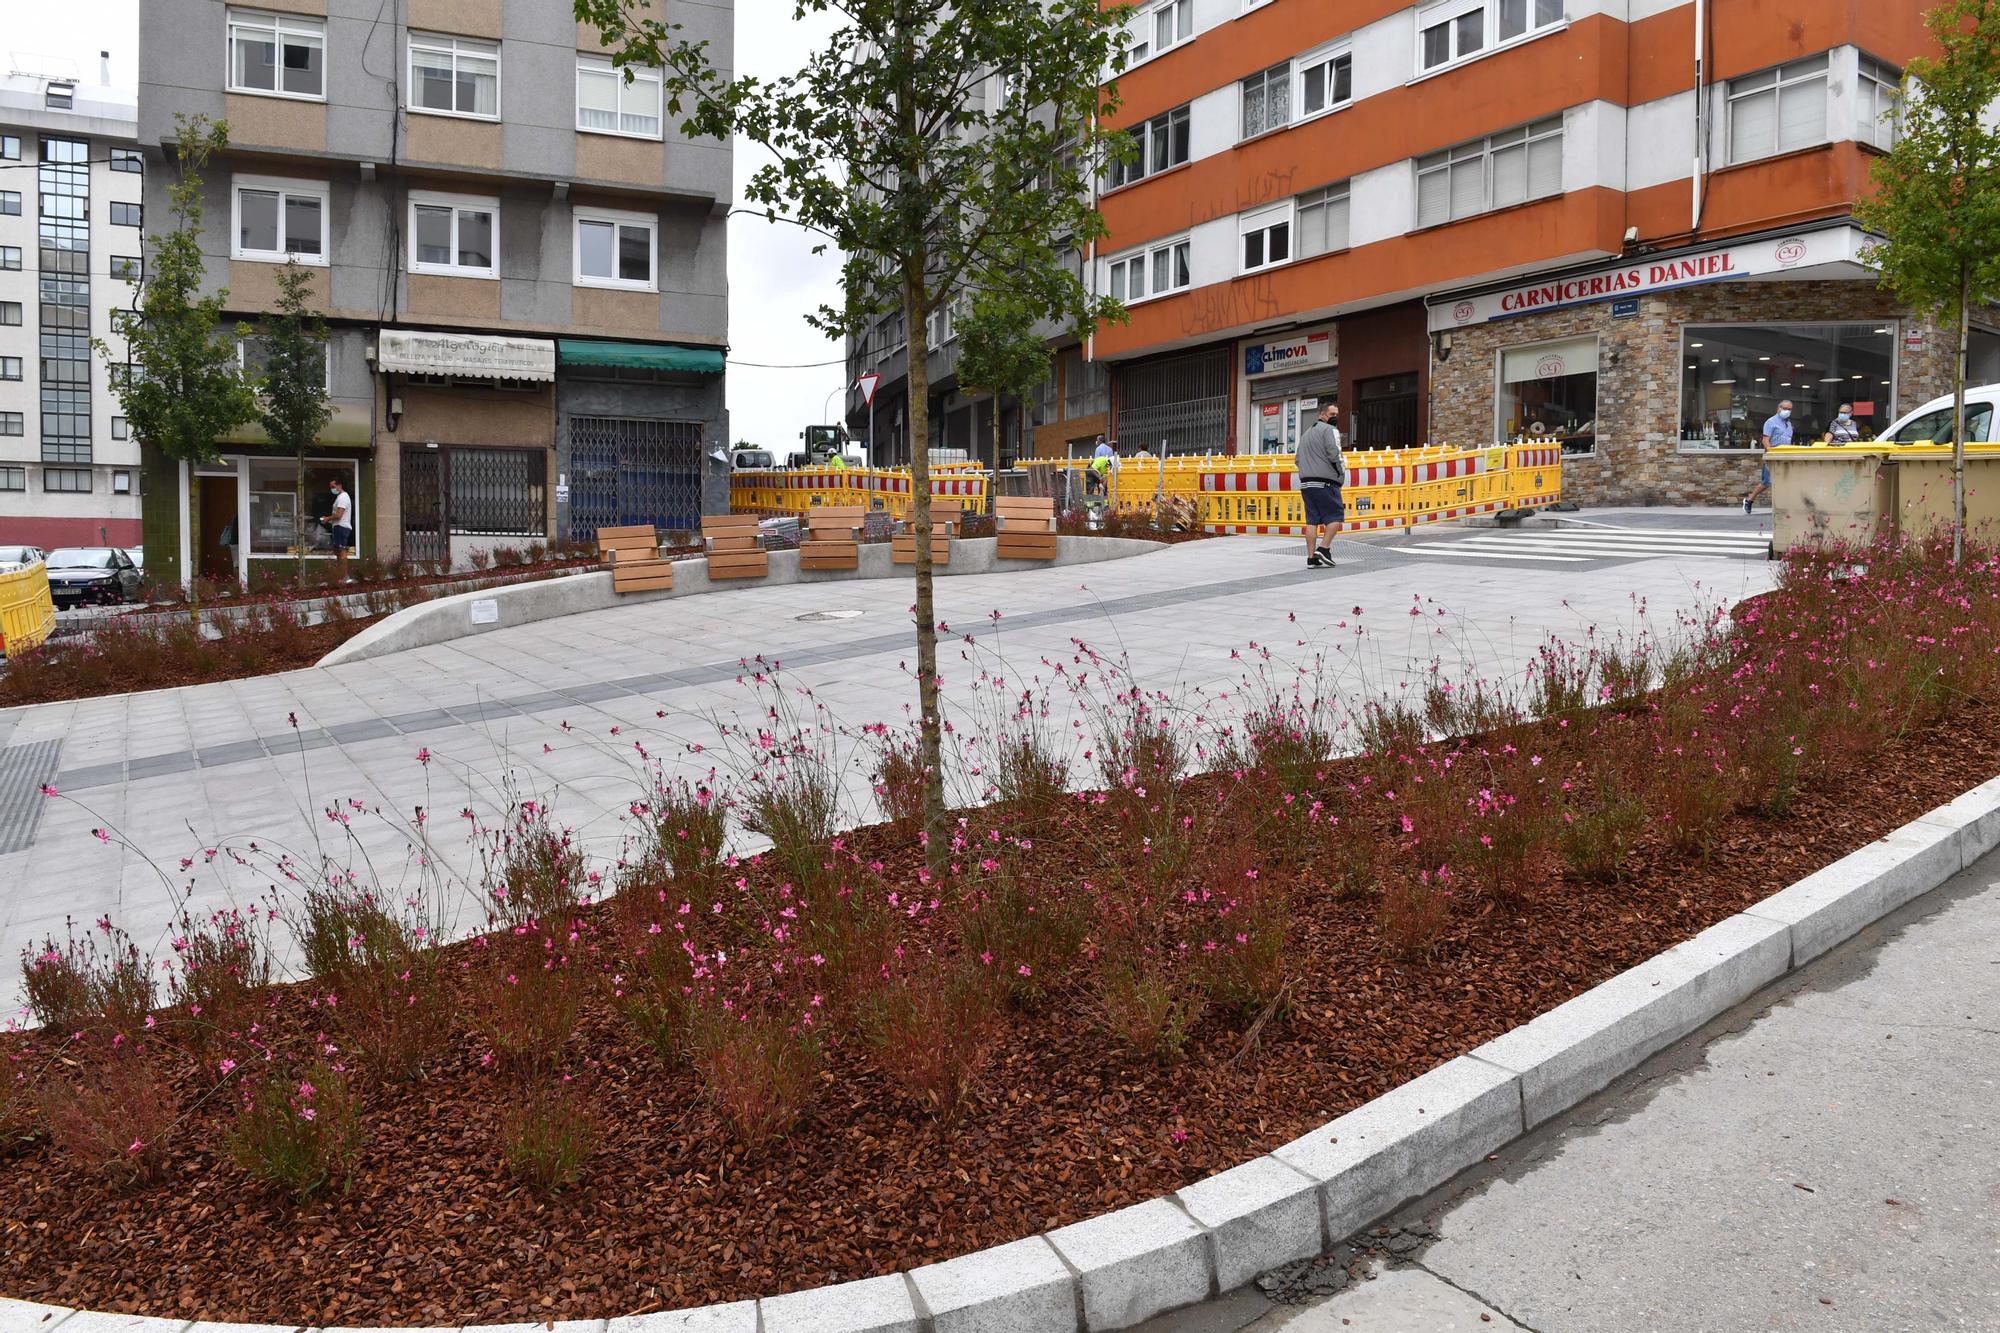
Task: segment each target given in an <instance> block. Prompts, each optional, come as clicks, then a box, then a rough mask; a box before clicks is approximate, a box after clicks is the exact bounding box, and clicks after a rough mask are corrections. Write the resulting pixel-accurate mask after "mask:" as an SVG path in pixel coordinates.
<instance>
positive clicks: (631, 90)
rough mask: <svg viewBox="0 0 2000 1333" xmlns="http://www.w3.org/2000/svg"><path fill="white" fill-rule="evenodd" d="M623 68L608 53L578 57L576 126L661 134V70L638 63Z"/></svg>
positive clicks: (651, 135)
mask: <svg viewBox="0 0 2000 1333" xmlns="http://www.w3.org/2000/svg"><path fill="white" fill-rule="evenodd" d="M628 69H629V72H630V74H631V76H632V77H631V81H630V82H629V83H628V82H627V81H626V77H625V76H626V74H627V72H628V70H624V69H619V68H618V67H617V66H616V65H613V64H612V63H611V60H610V58H609V57H608V56H585V55H580V56H578V57H577V58H576V127H577V128H578V129H579V130H583V131H585V132H587V133H591V134H629V135H632V136H634V137H636V138H640V139H657V138H659V137H660V123H661V111H660V108H661V104H662V93H661V86H660V72H659V71H658V70H656V69H646V68H643V67H641V66H638V65H632V66H629V67H628Z"/></svg>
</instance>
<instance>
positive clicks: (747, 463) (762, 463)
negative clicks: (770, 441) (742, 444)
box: [730, 449, 778, 469]
mask: <svg viewBox="0 0 2000 1333" xmlns="http://www.w3.org/2000/svg"><path fill="white" fill-rule="evenodd" d="M777 465H778V460H777V459H775V458H773V457H772V456H771V451H770V450H769V449H738V450H737V451H736V453H735V456H734V457H733V458H732V460H731V461H730V466H731V467H732V468H736V469H743V468H760V467H776V466H777Z"/></svg>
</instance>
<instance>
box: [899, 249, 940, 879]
mask: <svg viewBox="0 0 2000 1333" xmlns="http://www.w3.org/2000/svg"><path fill="white" fill-rule="evenodd" d="M928 264H929V256H928V255H927V254H926V253H925V251H924V248H923V246H921V245H918V246H916V247H915V248H914V249H913V252H912V253H911V254H910V255H909V256H908V257H907V258H906V259H905V261H904V268H903V312H904V317H905V318H906V319H907V320H908V321H909V329H910V334H909V359H910V371H909V386H910V531H911V533H912V534H913V535H914V536H915V537H916V545H917V569H916V574H917V612H916V615H917V715H918V727H919V745H920V746H921V750H920V753H919V755H918V758H919V760H920V762H921V763H922V764H923V767H924V859H925V860H926V861H927V862H928V863H929V864H930V866H931V867H932V869H933V870H937V869H941V868H942V866H943V864H944V859H945V854H946V853H947V851H948V850H949V842H950V839H949V837H948V836H947V834H946V831H945V820H944V758H943V749H944V729H943V722H942V719H941V718H940V716H939V705H938V653H937V612H936V602H935V598H934V591H935V579H934V577H933V574H932V569H931V451H930V442H931V435H930V430H931V422H930V416H931V377H930V350H931V349H930V330H929V328H928V327H927V326H926V325H925V324H924V320H925V318H926V317H927V316H928V314H929V313H930V312H929V311H927V310H924V309H923V308H922V305H923V302H922V293H923V290H924V275H925V269H926V268H927V267H928Z"/></svg>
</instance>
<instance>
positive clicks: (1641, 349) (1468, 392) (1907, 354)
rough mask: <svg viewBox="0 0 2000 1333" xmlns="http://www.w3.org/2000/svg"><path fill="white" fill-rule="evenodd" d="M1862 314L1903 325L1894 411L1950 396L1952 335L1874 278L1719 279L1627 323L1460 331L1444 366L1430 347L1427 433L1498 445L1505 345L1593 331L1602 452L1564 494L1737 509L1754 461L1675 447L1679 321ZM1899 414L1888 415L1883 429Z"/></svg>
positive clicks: (1568, 472) (1583, 320)
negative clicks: (1912, 336) (1918, 342)
mask: <svg viewBox="0 0 2000 1333" xmlns="http://www.w3.org/2000/svg"><path fill="white" fill-rule="evenodd" d="M1864 319H1894V320H1898V321H1900V325H1899V328H1898V335H1899V336H1898V339H1897V346H1896V355H1897V380H1896V393H1897V397H1896V403H1895V405H1894V406H1895V412H1896V414H1898V415H1900V414H1901V413H1903V412H1906V411H1909V410H1910V409H1911V408H1913V407H1915V406H1917V405H1918V404H1920V403H1922V402H1923V401H1924V400H1926V399H1928V398H1932V397H1935V396H1936V395H1938V394H1941V393H1949V392H1950V391H1951V356H1952V348H1951V346H1950V345H1949V342H1950V340H1949V338H1948V336H1947V335H1945V334H1943V333H1941V332H1940V331H1939V330H1938V328H1937V326H1936V325H1935V324H1934V323H1933V322H1931V321H1930V320H1928V319H1923V318H1920V317H1913V316H1911V315H1910V314H1909V312H1908V311H1906V310H1904V309H1902V308H1901V307H1899V306H1898V305H1897V304H1896V301H1895V299H1894V298H1893V297H1892V296H1890V295H1889V294H1888V293H1887V292H1885V291H1882V290H1880V289H1878V288H1876V287H1875V286H1873V285H1872V284H1868V283H1861V282H1728V283H1717V284H1715V285H1713V286H1708V287H1696V288H1689V289H1684V290H1681V291H1674V292H1664V293H1661V294H1659V295H1657V296H1647V297H1642V298H1640V302H1639V313H1638V314H1637V315H1636V316H1632V317H1629V318H1626V319H1613V318H1612V317H1611V303H1610V302H1608V301H1606V302H1600V303H1598V304H1595V305H1588V306H1577V307H1574V308H1572V309H1568V310H1556V311H1551V312H1549V313H1547V314H1542V315H1527V316H1523V317H1522V318H1520V319H1510V320H1502V321H1499V322H1497V323H1492V324H1482V325H1478V326H1476V327H1473V328H1469V329H1459V330H1455V331H1454V333H1453V339H1452V343H1453V345H1452V353H1451V358H1450V359H1449V360H1448V361H1440V360H1438V359H1437V353H1436V346H1435V342H1434V343H1433V347H1432V355H1431V439H1432V440H1434V441H1438V442H1443V443H1451V444H1475V443H1491V442H1492V440H1493V437H1494V413H1493V409H1494V401H1495V399H1496V398H1497V396H1498V394H1499V370H1498V367H1499V351H1500V349H1501V348H1503V347H1513V346H1517V345H1519V344H1521V343H1530V342H1542V341H1544V340H1548V339H1555V338H1568V337H1576V336H1581V335H1583V334H1588V333H1594V334H1596V335H1597V336H1598V377H1597V454H1596V456H1595V457H1586V458H1570V459H1566V460H1565V461H1564V465H1563V497H1564V498H1565V499H1571V500H1576V501H1579V502H1580V503H1583V504H1587V505H1603V504H1659V505H1713V504H1733V503H1735V502H1737V501H1738V500H1740V499H1742V497H1743V495H1744V494H1745V493H1746V492H1747V491H1748V490H1749V489H1750V488H1751V487H1752V486H1753V485H1755V484H1756V481H1757V469H1758V466H1759V459H1758V456H1757V455H1756V454H1754V453H1681V452H1680V451H1679V448H1678V443H1679V433H1680V397H1681V360H1680V357H1681V328H1682V326H1683V325H1687V324H1755V323H1760V322H1772V323H1779V322H1788V323H1790V322H1800V321H1822V322H1834V321H1842V320H1864ZM1913 330H1914V331H1919V332H1921V333H1922V334H1923V345H1922V346H1921V347H1920V348H1916V349H1911V348H1909V347H1907V346H1905V345H1904V344H1903V342H1902V338H1901V335H1903V334H1908V333H1910V332H1911V331H1913ZM1885 407H1886V405H1885ZM1892 419H1893V418H1892V417H1891V416H1890V415H1888V414H1887V413H1886V411H1885V412H1881V413H1878V414H1877V416H1876V418H1875V424H1876V426H1877V427H1878V428H1879V427H1882V426H1886V425H1888V423H1889V422H1890V420H1892Z"/></svg>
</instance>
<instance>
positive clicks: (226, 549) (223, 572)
mask: <svg viewBox="0 0 2000 1333" xmlns="http://www.w3.org/2000/svg"><path fill="white" fill-rule="evenodd" d="M236 490H237V480H236V478H235V476H233V475H229V476H217V475H215V474H213V473H204V474H202V478H201V534H200V537H201V555H200V557H199V558H198V559H196V561H195V571H196V572H197V573H198V574H199V575H200V576H201V577H202V578H205V579H210V580H213V581H217V582H233V581H234V580H235V578H236V551H237V547H238V546H240V545H241V544H242V540H243V538H242V534H241V533H238V532H237V531H236V530H235V529H236V502H237V493H236ZM224 537H229V538H231V539H233V540H232V542H231V543H230V544H228V545H225V544H224V543H223V540H222V539H223V538H224Z"/></svg>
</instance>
